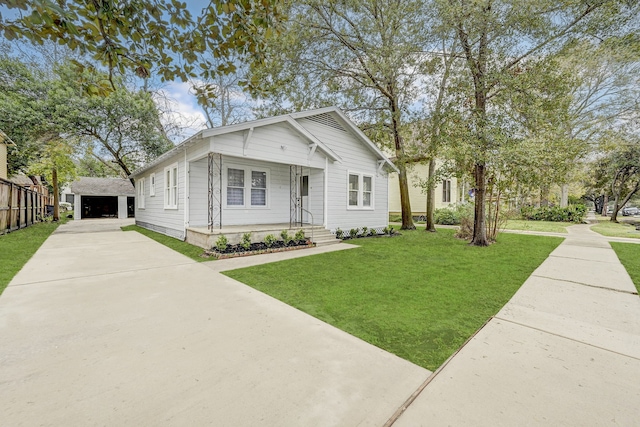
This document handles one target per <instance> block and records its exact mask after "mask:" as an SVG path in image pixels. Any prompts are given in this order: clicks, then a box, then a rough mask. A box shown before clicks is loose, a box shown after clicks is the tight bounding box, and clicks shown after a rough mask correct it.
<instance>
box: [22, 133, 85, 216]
mask: <svg viewBox="0 0 640 427" xmlns="http://www.w3.org/2000/svg"><path fill="white" fill-rule="evenodd" d="M40 142H41V143H42V144H43V147H42V150H41V155H40V158H39V160H38V161H37V162H36V163H32V164H30V165H29V169H28V170H29V172H30V174H32V175H43V176H44V177H45V179H46V180H47V182H50V183H51V186H52V189H53V191H52V193H53V220H54V221H58V220H59V219H60V187H61V186H64V185H65V184H67V183H69V182H72V181H73V180H75V178H76V165H75V164H74V163H73V160H72V154H73V151H74V150H73V145H72V144H70V143H69V141H67V140H65V139H63V138H61V137H60V135H58V134H57V133H55V132H53V133H49V134H45V135H42V136H41V137H40Z"/></svg>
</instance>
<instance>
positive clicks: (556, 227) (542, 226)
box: [504, 219, 575, 233]
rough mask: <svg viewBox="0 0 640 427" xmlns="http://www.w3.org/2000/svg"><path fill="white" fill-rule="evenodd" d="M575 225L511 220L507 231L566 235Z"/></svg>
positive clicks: (507, 225) (508, 222)
mask: <svg viewBox="0 0 640 427" xmlns="http://www.w3.org/2000/svg"><path fill="white" fill-rule="evenodd" d="M571 225H575V224H573V223H571V222H552V221H527V220H523V219H510V220H508V221H507V224H506V225H505V227H504V228H505V229H506V230H526V231H547V232H551V233H566V232H567V227H569V226H571Z"/></svg>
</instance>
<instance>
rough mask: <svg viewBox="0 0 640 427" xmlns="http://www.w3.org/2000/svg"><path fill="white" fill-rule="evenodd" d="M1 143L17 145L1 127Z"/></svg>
mask: <svg viewBox="0 0 640 427" xmlns="http://www.w3.org/2000/svg"><path fill="white" fill-rule="evenodd" d="M0 144H5V145H12V146H14V147H15V146H16V143H15V142H13V141H12V140H11V138H9V137H8V136H7V134H6V133H4V132H2V129H0Z"/></svg>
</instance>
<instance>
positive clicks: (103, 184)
mask: <svg viewBox="0 0 640 427" xmlns="http://www.w3.org/2000/svg"><path fill="white" fill-rule="evenodd" d="M69 190H70V194H72V195H73V197H69V195H65V198H66V200H65V201H68V202H70V203H72V204H73V206H74V218H75V219H77V220H79V219H88V218H119V219H126V218H129V217H133V215H134V212H135V211H134V200H135V199H134V198H135V194H136V193H135V188H134V187H133V184H131V181H130V180H128V179H120V178H93V177H80V178H78V179H77V180H76V181H74V182H72V183H71V185H70V186H69Z"/></svg>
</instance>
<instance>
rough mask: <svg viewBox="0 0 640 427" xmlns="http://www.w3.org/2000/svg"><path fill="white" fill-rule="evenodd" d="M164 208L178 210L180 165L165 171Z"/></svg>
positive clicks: (174, 165) (172, 166)
mask: <svg viewBox="0 0 640 427" xmlns="http://www.w3.org/2000/svg"><path fill="white" fill-rule="evenodd" d="M164 208H165V209H178V164H177V163H174V164H173V165H171V166H169V167H168V168H165V169H164Z"/></svg>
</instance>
